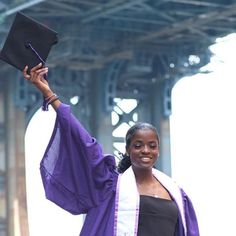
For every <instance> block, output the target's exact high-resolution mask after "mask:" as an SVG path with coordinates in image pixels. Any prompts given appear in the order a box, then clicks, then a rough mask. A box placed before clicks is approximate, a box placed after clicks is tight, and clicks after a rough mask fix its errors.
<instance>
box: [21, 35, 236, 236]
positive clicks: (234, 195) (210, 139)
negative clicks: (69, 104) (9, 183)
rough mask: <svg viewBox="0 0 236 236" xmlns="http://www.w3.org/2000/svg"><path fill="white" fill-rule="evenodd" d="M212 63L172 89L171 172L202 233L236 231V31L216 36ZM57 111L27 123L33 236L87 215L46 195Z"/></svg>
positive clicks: (56, 231)
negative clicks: (43, 169) (45, 168)
mask: <svg viewBox="0 0 236 236" xmlns="http://www.w3.org/2000/svg"><path fill="white" fill-rule="evenodd" d="M211 50H212V51H213V52H214V53H215V54H216V56H214V57H213V58H212V61H211V63H210V65H208V68H210V69H212V70H213V72H212V73H209V74H198V75H195V76H192V77H185V78H183V79H181V80H180V81H179V82H178V83H177V84H176V85H175V86H174V88H173V91H172V115H171V117H170V125H171V126H170V127H171V155H172V177H173V178H174V179H175V180H176V181H177V182H178V183H179V184H180V186H182V187H183V188H184V190H185V191H186V192H187V193H188V195H189V196H190V198H191V200H192V202H193V205H194V207H195V209H196V213H197V216H198V220H199V226H200V232H201V236H222V235H236V228H235V227H234V221H235V220H234V219H235V217H234V216H233V214H234V213H235V212H236V203H235V199H236V192H235V190H234V189H235V183H234V182H233V180H235V179H236V174H235V170H234V169H235V166H236V165H235V164H236V161H235V158H236V149H235V148H234V147H235V140H236V139H235V138H234V136H235V133H236V124H235V121H236V106H235V103H236V92H235V89H236V79H235V68H236V62H235V59H234V53H232V52H236V34H232V35H229V36H228V37H225V38H224V39H219V40H217V44H216V45H214V46H212V47H211ZM54 121H55V112H54V111H53V110H51V109H50V111H49V112H43V111H41V110H39V111H38V112H37V113H36V114H35V116H34V117H33V118H32V120H31V122H30V123H29V126H28V127H27V131H26V136H25V143H26V179H27V189H28V191H27V199H28V212H29V225H30V236H42V235H44V236H51V235H57V236H65V235H68V236H78V234H79V231H80V228H81V225H82V220H83V216H73V215H71V214H69V213H67V212H65V211H64V210H62V209H60V208H59V207H57V206H56V205H55V204H53V203H51V202H49V201H48V200H46V199H45V196H44V191H43V186H42V182H41V178H40V173H39V163H40V160H41V157H42V155H43V152H44V150H45V148H46V145H47V142H48V141H49V138H50V135H51V132H52V129H53V125H54Z"/></svg>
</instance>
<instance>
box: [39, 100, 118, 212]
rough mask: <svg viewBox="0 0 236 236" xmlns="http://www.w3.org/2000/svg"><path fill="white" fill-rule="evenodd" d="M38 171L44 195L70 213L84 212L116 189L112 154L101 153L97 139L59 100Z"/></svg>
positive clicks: (115, 173)
mask: <svg viewBox="0 0 236 236" xmlns="http://www.w3.org/2000/svg"><path fill="white" fill-rule="evenodd" d="M40 171H41V176H42V181H43V185H44V189H45V194H46V198H47V199H49V200H51V201H53V202H54V203H56V204H57V205H59V206H60V207H62V208H63V209H65V210H67V211H69V212H71V213H72V214H81V213H87V212H88V210H89V209H91V208H93V207H96V206H98V205H99V204H100V203H101V202H102V201H104V200H105V199H106V198H107V197H109V196H110V194H112V192H114V191H115V188H116V186H115V185H116V179H117V176H118V174H117V172H116V170H115V159H114V157H113V156H110V155H106V156H104V155H103V153H102V149H101V147H100V145H99V144H98V143H97V141H96V140H95V139H94V138H93V137H91V135H90V134H89V133H88V132H87V131H86V130H85V129H84V128H83V126H82V125H81V124H80V122H79V121H78V120H77V119H76V118H75V117H74V116H73V115H72V114H71V111H70V106H68V105H66V104H61V105H60V107H59V108H58V109H57V118H56V122H55V126H54V130H53V133H52V137H51V139H50V141H49V144H48V146H47V149H46V151H45V154H44V156H43V159H42V161H41V163H40Z"/></svg>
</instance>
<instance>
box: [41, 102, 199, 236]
mask: <svg viewBox="0 0 236 236" xmlns="http://www.w3.org/2000/svg"><path fill="white" fill-rule="evenodd" d="M56 112H57V117H56V121H55V126H54V129H53V133H52V136H51V139H50V141H49V143H48V146H47V148H46V151H45V153H44V156H43V159H42V161H41V163H40V172H41V176H42V181H43V185H44V189H45V195H46V198H47V199H49V200H50V201H52V202H54V203H55V204H57V205H58V206H60V207H62V208H63V209H65V210H66V211H68V212H70V213H71V214H75V215H77V214H86V218H85V221H84V225H83V227H82V230H81V232H80V235H81V236H112V235H115V234H116V235H119V232H118V233H115V231H114V228H115V227H116V220H117V219H116V217H115V216H116V215H117V214H116V211H117V204H118V202H117V192H118V190H117V186H118V184H117V183H118V179H119V176H120V174H119V173H118V172H117V171H116V162H115V158H114V156H112V155H104V154H103V152H102V148H101V146H100V145H99V143H98V142H97V141H96V139H95V138H93V137H91V135H90V134H89V133H88V132H87V131H86V130H85V129H84V127H83V126H82V125H81V123H80V122H79V121H78V120H77V119H76V118H75V117H74V116H73V114H71V109H70V106H68V105H66V104H63V103H62V104H61V105H60V106H59V108H58V109H57V111H56ZM180 192H181V197H182V202H183V207H184V212H183V213H182V218H181V213H179V215H180V216H179V219H178V223H177V227H176V234H175V236H199V231H198V225H197V219H196V215H195V212H194V209H193V206H192V203H191V201H190V199H189V198H188V196H187V195H186V194H185V193H184V191H183V190H182V189H180ZM170 194H171V193H170ZM183 214H184V216H183ZM183 217H184V220H185V222H186V227H185V228H186V229H184V226H183V220H182V219H183ZM120 235H122V234H120Z"/></svg>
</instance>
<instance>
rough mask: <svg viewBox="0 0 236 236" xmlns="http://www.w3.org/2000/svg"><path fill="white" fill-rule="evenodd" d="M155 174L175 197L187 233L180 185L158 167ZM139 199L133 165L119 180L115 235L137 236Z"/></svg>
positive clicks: (154, 171)
mask: <svg viewBox="0 0 236 236" xmlns="http://www.w3.org/2000/svg"><path fill="white" fill-rule="evenodd" d="M152 172H153V175H154V176H155V177H156V178H157V179H158V181H159V182H160V183H161V184H162V185H163V186H164V187H165V188H166V189H167V190H168V192H169V193H170V195H171V196H172V197H173V198H174V200H175V202H176V204H177V206H178V209H179V213H180V215H181V219H182V222H183V227H184V232H185V235H187V234H186V220H185V217H184V203H183V199H182V195H181V191H180V188H179V187H178V185H177V184H176V183H175V182H174V181H173V180H172V179H171V178H170V177H169V176H167V175H166V174H164V173H162V172H161V171H158V170H156V169H153V170H152ZM139 200H140V196H139V193H138V189H137V185H136V180H135V175H134V172H133V169H132V167H130V168H129V169H127V170H126V171H125V172H124V173H123V174H120V176H119V178H118V182H117V191H116V205H115V222H114V236H136V235H137V232H138V216H139Z"/></svg>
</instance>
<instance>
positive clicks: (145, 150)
mask: <svg viewBox="0 0 236 236" xmlns="http://www.w3.org/2000/svg"><path fill="white" fill-rule="evenodd" d="M142 152H144V153H147V152H150V148H149V146H148V145H144V146H143V149H142Z"/></svg>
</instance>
